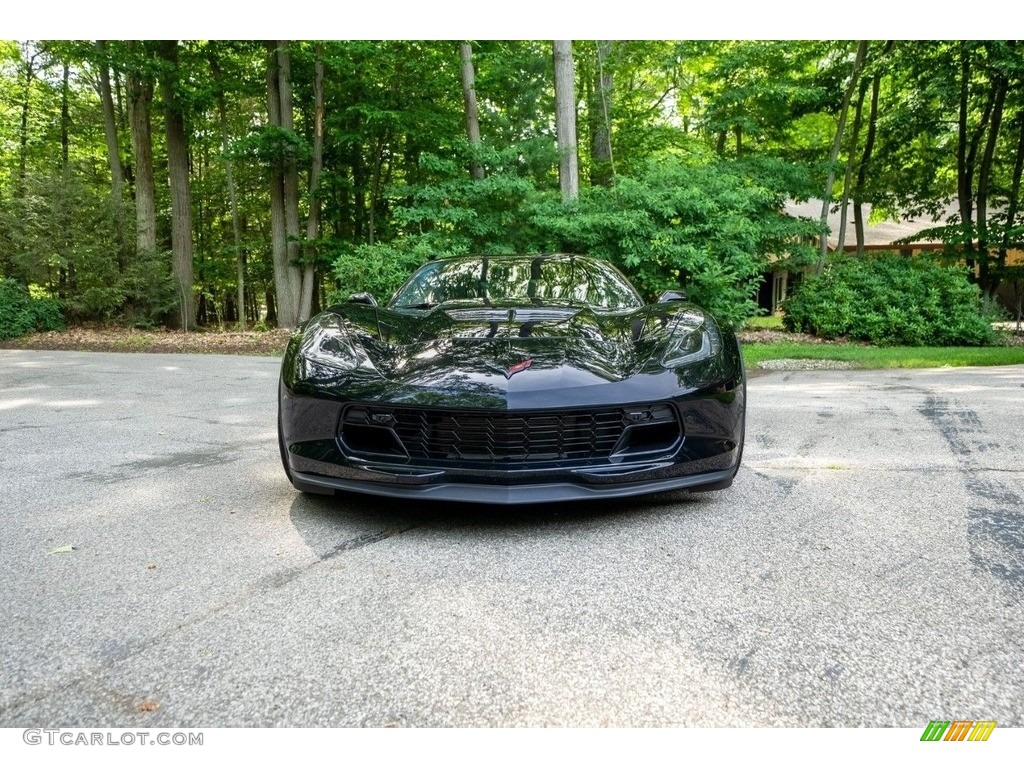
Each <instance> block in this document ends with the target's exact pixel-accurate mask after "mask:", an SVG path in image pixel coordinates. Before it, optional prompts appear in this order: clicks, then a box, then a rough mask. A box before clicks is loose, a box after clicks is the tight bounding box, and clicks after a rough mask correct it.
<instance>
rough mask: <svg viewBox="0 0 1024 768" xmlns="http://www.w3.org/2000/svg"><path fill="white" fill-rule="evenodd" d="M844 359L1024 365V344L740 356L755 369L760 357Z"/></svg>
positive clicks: (765, 348)
mask: <svg viewBox="0 0 1024 768" xmlns="http://www.w3.org/2000/svg"><path fill="white" fill-rule="evenodd" d="M784 358H795V359H798V360H844V361H847V362H849V363H851V364H853V366H854V367H856V368H941V367H943V366H947V365H948V366H954V367H959V366H964V365H1024V347H869V346H865V345H862V344H800V343H790V342H782V343H779V344H744V345H743V359H744V361H745V362H746V364H747V368H748V369H750V370H754V369H756V368H757V365H758V363H760V362H761V361H763V360H781V359H784Z"/></svg>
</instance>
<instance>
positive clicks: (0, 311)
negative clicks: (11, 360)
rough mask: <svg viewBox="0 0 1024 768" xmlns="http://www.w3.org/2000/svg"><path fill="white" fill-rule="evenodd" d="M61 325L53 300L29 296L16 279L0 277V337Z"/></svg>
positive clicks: (59, 315)
mask: <svg viewBox="0 0 1024 768" xmlns="http://www.w3.org/2000/svg"><path fill="white" fill-rule="evenodd" d="M63 327H64V318H63V317H61V313H60V304H59V303H58V301H57V300H56V299H51V298H33V297H32V296H31V295H30V294H29V292H28V290H27V289H26V288H25V286H23V285H21V283H19V282H17V281H16V280H11V279H10V278H8V279H6V280H0V339H13V338H16V337H18V336H24V335H25V334H26V333H32V332H34V331H56V330H59V329H61V328H63Z"/></svg>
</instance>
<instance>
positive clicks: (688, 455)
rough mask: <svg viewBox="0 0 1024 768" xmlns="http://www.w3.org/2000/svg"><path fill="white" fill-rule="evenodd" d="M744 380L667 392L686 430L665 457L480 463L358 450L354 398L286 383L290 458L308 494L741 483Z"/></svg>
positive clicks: (604, 492) (522, 498) (409, 495)
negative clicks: (350, 436)
mask: <svg viewBox="0 0 1024 768" xmlns="http://www.w3.org/2000/svg"><path fill="white" fill-rule="evenodd" d="M744 400H745V386H744V385H743V384H742V382H736V384H735V385H734V388H733V389H731V390H727V391H722V390H721V389H719V390H717V391H713V392H709V391H705V392H700V393H688V394H686V395H681V396H678V397H676V398H668V399H666V400H664V401H663V402H670V403H671V404H672V407H673V408H674V409H675V411H676V412H677V413H678V417H679V423H680V425H681V432H682V436H681V439H679V440H678V441H677V442H676V443H675V444H674V446H673V447H672V448H671V450H670V451H667V452H665V453H664V454H662V455H654V456H652V455H646V456H643V457H640V456H637V457H627V458H621V457H619V458H615V459H605V460H601V461H595V462H593V463H582V464H581V463H580V462H578V461H577V462H564V463H558V462H548V463H545V464H543V465H536V466H527V465H524V464H522V463H519V464H511V463H510V464H509V465H508V466H507V467H502V466H493V465H492V466H488V467H480V466H474V464H473V462H467V463H466V464H465V465H463V464H454V465H453V464H452V462H431V461H423V460H416V459H410V458H409V457H404V458H390V459H389V458H386V457H379V456H378V457H372V456H370V457H368V456H359V455H353V454H352V453H351V452H350V451H347V450H346V446H345V443H344V441H343V440H341V439H340V438H339V433H340V427H339V425H340V424H341V423H342V421H343V414H344V413H345V411H346V407H350V406H351V405H352V403H351V402H350V401H345V400H340V399H334V398H326V397H315V396H313V397H311V396H308V395H305V394H297V393H295V392H292V391H289V390H288V389H287V388H285V387H282V390H281V415H282V421H281V424H282V442H283V447H284V450H283V456H284V460H285V462H286V464H287V467H288V471H289V475H290V477H291V480H292V484H293V485H294V486H295V487H296V488H297V489H298V490H300V491H305V492H311V493H332V492H333V491H336V490H342V491H351V492H357V493H365V494H372V495H377V496H389V497H394V498H404V499H435V500H439V501H460V502H470V503H487V504H536V503H547V502H558V501H577V500H582V499H602V498H621V497H626V496H635V495H641V494H649V493H657V492H661V491H669V490H676V489H685V488H689V489H695V490H697V489H699V490H718V489H721V488H726V487H728V486H729V485H731V484H732V480H733V477H734V476H735V474H736V471H737V469H738V466H739V460H740V456H741V452H742V440H743V420H744V413H745V402H744Z"/></svg>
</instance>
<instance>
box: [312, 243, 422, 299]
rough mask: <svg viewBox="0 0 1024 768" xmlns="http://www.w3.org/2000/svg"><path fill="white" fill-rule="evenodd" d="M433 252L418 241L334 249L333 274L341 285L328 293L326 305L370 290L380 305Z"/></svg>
mask: <svg viewBox="0 0 1024 768" xmlns="http://www.w3.org/2000/svg"><path fill="white" fill-rule="evenodd" d="M436 255H437V254H435V253H432V252H430V250H429V249H425V243H422V242H420V243H416V244H413V245H412V246H411V247H402V246H401V245H393V244H390V243H380V244H377V245H372V246H371V245H357V246H355V247H344V246H342V247H340V248H338V249H337V250H336V251H334V277H335V279H336V281H337V284H338V285H339V286H341V287H340V289H339V290H336V291H334V292H332V293H331V294H330V295H329V296H328V299H327V301H328V304H334V303H336V302H339V301H344V300H345V299H346V298H347V297H348V296H349V295H350V294H352V293H359V292H362V291H368V292H369V293H372V294H373V295H374V296H375V297H376V298H377V300H378V301H379V302H381V303H382V304H383V303H384V302H386V301H387V300H388V299H390V298H391V295H392V294H393V293H394V292H395V291H396V290H398V287H399V286H400V285H401V284H402V282H403V281H404V280H405V278H407V277H408V276H409V274H410V273H411V272H412V271H413V270H414V269H416V267H418V266H419V265H420V264H422V263H423V262H424V261H427V260H428V259H429V258H431V257H432V256H436Z"/></svg>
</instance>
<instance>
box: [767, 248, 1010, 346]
mask: <svg viewBox="0 0 1024 768" xmlns="http://www.w3.org/2000/svg"><path fill="white" fill-rule="evenodd" d="M785 311H786V315H785V318H784V319H783V323H784V325H785V326H786V328H788V329H789V330H791V331H803V332H805V333H813V334H815V335H817V336H824V337H825V338H835V337H837V336H848V337H850V338H852V339H858V340H864V341H870V342H872V343H873V344H886V345H890V344H899V345H904V346H913V347H917V346H981V345H984V344H990V343H992V342H993V341H994V339H995V336H994V334H993V332H992V325H991V323H990V322H989V319H988V318H987V317H986V316H985V314H984V313H983V311H982V307H981V303H980V301H979V295H978V288H977V286H975V285H973V284H971V283H970V282H969V281H968V279H967V274H966V272H965V271H964V270H963V269H961V268H957V267H947V266H942V265H939V264H936V263H935V262H932V261H929V260H927V259H922V258H918V259H909V258H907V257H904V256H899V255H896V254H884V255H881V256H879V257H877V258H871V259H855V258H840V259H837V260H835V261H833V262H832V263H831V264H829V265H828V266H826V267H825V269H824V270H823V271H822V272H821V274H819V275H807V276H806V277H805V278H804V280H803V282H802V283H801V284H800V286H799V287H798V288H797V289H796V290H795V291H794V293H793V296H792V297H791V298H790V299H789V300H788V301H786V303H785Z"/></svg>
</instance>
